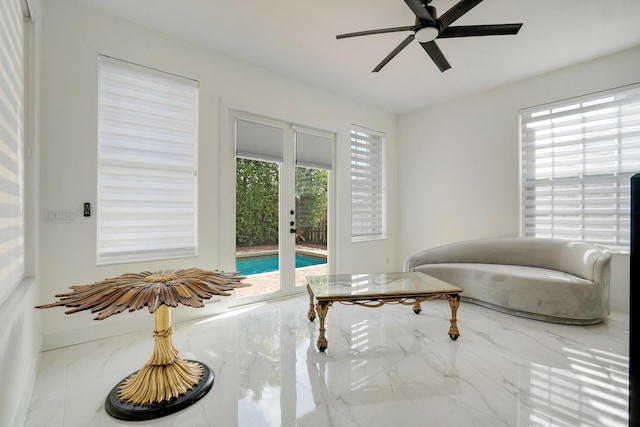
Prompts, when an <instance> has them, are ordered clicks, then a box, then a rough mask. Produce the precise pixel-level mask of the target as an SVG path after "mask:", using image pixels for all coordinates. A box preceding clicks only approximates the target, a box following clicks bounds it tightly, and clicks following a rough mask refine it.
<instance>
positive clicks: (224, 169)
mask: <svg viewBox="0 0 640 427" xmlns="http://www.w3.org/2000/svg"><path fill="white" fill-rule="evenodd" d="M238 117H243V118H247V119H255V120H257V121H262V122H266V123H269V124H272V125H273V124H276V125H278V124H279V125H280V126H282V128H283V129H284V130H285V132H284V135H285V136H284V137H285V140H286V141H288V142H287V143H285V144H284V153H283V154H284V162H285V163H287V164H288V165H293V167H287V168H283V167H281V168H280V169H281V174H280V188H281V192H280V196H279V202H280V214H279V231H280V232H279V236H280V237H279V240H280V241H279V245H280V246H279V248H280V250H279V253H280V257H281V258H280V274H281V278H280V280H281V289H280V291H279V292H276V293H274V294H268V295H264V294H263V295H257V296H255V297H254V296H247V297H243V298H241V299H236V298H235V295H234V296H232V297H230V298H225V300H227V302H228V305H227V306H228V307H233V306H238V305H245V304H251V303H255V302H261V301H265V300H267V299H270V298H280V297H285V296H289V295H293V294H298V293H301V292H304V291H305V288H304V287H298V288H296V287H295V236H294V235H292V234H291V233H290V231H289V230H290V228H291V227H290V226H289V223H290V221H292V220H294V219H293V218H294V217H295V214H294V215H291V214H290V212H291V211H292V210H295V152H294V151H295V149H294V144H293V140H294V133H295V130H310V131H312V132H316V133H320V134H325V135H331V137H332V140H333V144H334V147H333V150H332V152H333V153H334V157H335V152H336V150H335V141H336V138H335V134H333V133H330V132H327V131H321V130H312V129H311V128H306V127H304V126H301V125H296V126H295V127H296V128H297V129H294V127H293V126H291V125H289V124H288V122H286V121H283V120H279V119H270V118H267V117H264V116H260V115H258V114H256V113H249V112H247V111H246V109H242V108H237V107H232V106H231V105H229V104H228V103H226V102H224V101H223V102H222V104H221V122H220V159H219V165H220V168H219V171H220V175H219V182H220V198H219V200H220V202H219V212H220V218H219V224H220V227H219V230H220V234H219V251H220V252H219V259H220V266H219V269H220V270H223V271H235V250H236V247H235V221H236V218H235V212H236V193H235V191H236V188H235V182H236V179H235V178H236V153H235V120H236V118H238ZM289 141H290V142H289ZM333 160H334V161H333V164H334V165H335V158H334V159H333ZM284 169H287V170H286V171H284V173H283V170H284ZM334 171H335V167H334ZM335 182H336V179H335V172H331V173H330V174H329V182H328V187H329V188H328V193H327V198H328V212H327V215H328V230H327V234H328V236H327V237H328V246H327V256H328V258H327V262H328V268H329V274H331V273H332V272H333V271H334V268H335V267H334V266H335V262H334V257H335V253H336V251H335V246H334V242H335V238H334V236H335V234H334V230H335V203H334V200H335V198H334V194H335V190H334V188H335V186H334V183H335ZM283 272H284V274H285V275H283ZM289 276H291V277H289ZM285 282H286V283H289V284H290V286H284V285H283V284H284V283H285Z"/></svg>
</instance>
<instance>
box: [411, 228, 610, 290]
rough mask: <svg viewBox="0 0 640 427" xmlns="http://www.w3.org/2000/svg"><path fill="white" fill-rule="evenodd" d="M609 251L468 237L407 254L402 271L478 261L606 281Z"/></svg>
mask: <svg viewBox="0 0 640 427" xmlns="http://www.w3.org/2000/svg"><path fill="white" fill-rule="evenodd" d="M611 256H612V254H611V252H610V251H608V250H607V249H604V248H602V247H600V246H597V245H594V244H592V243H587V242H581V241H570V240H561V239H543V238H533V237H505V238H493V239H478V240H468V241H463V242H458V243H451V244H448V245H444V246H438V247H436V248H432V249H427V250H425V251H422V252H419V253H417V254H414V255H411V256H409V257H408V258H407V259H406V260H405V263H404V269H405V271H410V270H411V269H412V268H414V267H416V266H419V265H424V264H442V263H481V264H504V265H523V266H529V267H539V268H546V269H549V270H556V271H563V272H565V273H570V274H573V275H575V276H578V277H582V278H583V279H586V280H590V281H592V282H595V283H599V284H607V285H608V284H609V275H610V266H611Z"/></svg>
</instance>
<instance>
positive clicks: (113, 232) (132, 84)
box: [97, 56, 198, 264]
mask: <svg viewBox="0 0 640 427" xmlns="http://www.w3.org/2000/svg"><path fill="white" fill-rule="evenodd" d="M98 62H99V88H98V207H97V222H98V225H97V245H98V251H97V252H98V258H97V260H98V263H99V264H107V263H114V262H131V261H139V260H152V259H163V258H175V257H181V256H193V255H195V254H196V244H197V238H196V237H197V236H196V218H197V216H196V215H197V208H196V167H197V135H198V133H197V132H198V86H197V82H195V81H193V80H189V79H186V78H182V77H178V76H174V75H171V74H168V73H164V72H160V71H157V70H152V69H149V68H146V67H142V66H138V65H134V64H130V63H127V62H124V61H119V60H116V59H113V58H109V57H105V56H100V57H99V61H98Z"/></svg>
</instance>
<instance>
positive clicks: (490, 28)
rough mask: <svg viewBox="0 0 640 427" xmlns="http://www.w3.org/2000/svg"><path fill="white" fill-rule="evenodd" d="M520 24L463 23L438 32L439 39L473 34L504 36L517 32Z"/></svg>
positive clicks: (471, 35)
mask: <svg viewBox="0 0 640 427" xmlns="http://www.w3.org/2000/svg"><path fill="white" fill-rule="evenodd" d="M520 27H522V24H496V25H463V26H457V27H449V28H446V29H444V30H442V32H441V33H440V35H439V36H438V38H439V39H448V38H452V37H474V36H506V35H512V34H518V31H520Z"/></svg>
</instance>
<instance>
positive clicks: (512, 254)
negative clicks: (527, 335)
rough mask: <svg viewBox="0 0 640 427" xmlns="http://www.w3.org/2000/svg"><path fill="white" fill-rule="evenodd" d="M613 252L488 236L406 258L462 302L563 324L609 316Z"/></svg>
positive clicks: (573, 243)
mask: <svg viewBox="0 0 640 427" xmlns="http://www.w3.org/2000/svg"><path fill="white" fill-rule="evenodd" d="M611 257H612V253H611V252H610V251H608V250H607V249H605V248H603V247H601V246H598V245H594V244H591V243H587V242H581V241H567V240H560V239H542V238H520V237H512V238H493V239H479V240H470V241H463V242H458V243H452V244H448V245H444V246H439V247H436V248H432V249H427V250H425V251H422V252H419V253H416V254H414V255H411V256H409V257H407V258H406V259H405V262H404V270H405V271H421V272H423V273H425V274H428V275H431V276H434V277H437V278H439V279H441V280H444V281H446V282H449V283H451V284H454V285H456V286H459V287H461V288H462V289H463V292H462V299H463V301H469V302H472V303H476V304H480V305H483V306H486V307H489V308H493V309H496V310H500V311H503V312H506V313H510V314H514V315H518V316H523V317H529V318H533V319H538V320H545V321H550V322H557V323H568V324H594V323H599V322H602V321H603V320H604V319H605V318H606V317H607V316H608V315H609V285H610V267H611Z"/></svg>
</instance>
